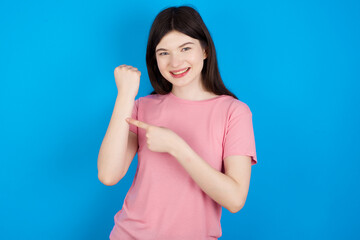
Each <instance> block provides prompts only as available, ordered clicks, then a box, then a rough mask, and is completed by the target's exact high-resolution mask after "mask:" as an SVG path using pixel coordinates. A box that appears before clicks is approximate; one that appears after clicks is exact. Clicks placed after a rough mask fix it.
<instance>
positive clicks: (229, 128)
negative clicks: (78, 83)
mask: <svg viewBox="0 0 360 240" xmlns="http://www.w3.org/2000/svg"><path fill="white" fill-rule="evenodd" d="M231 155H247V156H250V157H251V158H252V161H251V165H255V164H256V163H257V157H256V149H255V137H254V130H253V123H252V113H251V111H250V108H249V107H248V106H247V105H246V104H245V103H243V102H241V101H239V100H236V101H235V102H234V103H233V104H231V106H230V108H229V112H228V118H227V124H226V130H225V137H224V146H223V159H225V158H226V157H228V156H231Z"/></svg>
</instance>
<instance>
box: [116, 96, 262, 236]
mask: <svg viewBox="0 0 360 240" xmlns="http://www.w3.org/2000/svg"><path fill="white" fill-rule="evenodd" d="M132 118H134V119H138V120H140V121H143V122H146V123H149V124H153V125H156V126H163V127H167V128H169V129H171V130H172V131H174V132H175V133H176V134H178V135H179V136H180V137H182V138H183V139H184V140H185V141H186V142H187V143H188V144H189V146H191V147H192V149H194V151H195V152H196V153H197V154H198V155H199V156H200V157H201V158H202V159H203V160H205V161H206V162H208V163H209V164H210V165H211V166H212V167H213V168H215V169H216V170H218V171H221V172H224V166H223V159H225V158H226V157H227V156H231V155H248V156H251V157H252V165H254V164H256V163H257V158H256V150H255V138H254V132H253V125H252V113H251V111H250V109H249V107H248V106H247V105H246V104H245V103H243V102H241V101H240V100H237V99H235V98H233V97H231V96H228V95H221V96H218V97H215V98H212V99H208V100H203V101H191V100H185V99H182V98H178V97H177V96H175V95H174V94H172V93H169V94H166V95H158V94H156V95H148V96H145V97H140V98H139V99H137V100H136V101H135V106H134V109H133V112H132ZM130 131H132V132H134V133H136V134H138V142H139V149H138V166H137V171H136V174H135V178H134V181H133V183H132V185H131V187H130V189H129V191H128V193H127V195H126V197H125V200H124V204H123V207H122V209H121V210H120V211H119V212H117V213H116V215H115V217H114V222H115V225H114V227H113V229H112V231H111V233H110V239H111V240H118V239H121V240H128V239H141V240H150V239H151V240H152V239H156V240H169V239H172V240H185V239H186V240H189V239H217V238H219V237H220V236H221V235H222V230H221V224H220V218H221V211H222V207H221V205H219V204H218V203H217V202H215V201H214V200H212V199H211V198H210V197H209V196H208V195H206V194H205V193H204V192H203V191H202V190H201V188H200V187H199V186H198V185H197V184H196V183H195V182H194V181H193V180H192V178H191V177H190V175H189V174H188V173H187V172H186V171H185V169H184V168H183V167H182V166H181V165H180V164H179V163H178V162H177V160H176V159H175V158H174V157H172V156H171V155H170V154H168V153H158V152H152V151H150V150H149V149H148V148H147V144H146V137H145V130H144V129H141V128H137V127H136V126H134V125H130Z"/></svg>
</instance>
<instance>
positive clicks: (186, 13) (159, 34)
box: [146, 6, 238, 99]
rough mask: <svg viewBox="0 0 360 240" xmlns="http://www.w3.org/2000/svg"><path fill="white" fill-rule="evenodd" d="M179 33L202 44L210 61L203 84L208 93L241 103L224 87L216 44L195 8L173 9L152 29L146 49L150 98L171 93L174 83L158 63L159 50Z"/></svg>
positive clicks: (165, 13) (204, 67)
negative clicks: (171, 34)
mask: <svg viewBox="0 0 360 240" xmlns="http://www.w3.org/2000/svg"><path fill="white" fill-rule="evenodd" d="M173 30H175V31H178V32H181V33H183V34H186V35H188V36H189V37H192V38H195V39H197V40H199V41H200V44H201V46H202V47H203V48H204V49H205V51H206V54H207V58H206V59H205V60H204V66H203V69H202V71H201V75H202V84H203V86H204V88H205V89H206V90H207V91H210V92H212V93H214V94H216V95H229V96H232V97H234V98H236V99H238V98H237V97H236V96H235V94H233V93H232V92H230V91H229V90H228V89H227V88H226V87H225V85H224V83H223V81H222V79H221V76H220V72H219V68H218V64H217V59H216V52H215V46H214V43H213V40H212V38H211V36H210V33H209V31H208V29H207V27H206V26H205V23H204V21H203V20H202V18H201V16H200V14H199V13H198V12H197V11H196V10H195V9H194V8H192V7H189V6H180V7H169V8H166V9H164V10H162V11H161V12H160V13H159V14H158V15H157V16H156V17H155V20H154V22H153V24H152V26H151V29H150V33H149V39H148V43H147V48H146V66H147V70H148V74H149V78H150V82H151V85H152V86H153V88H154V91H152V92H151V93H150V94H162V95H163V94H167V93H169V92H171V89H172V83H170V82H169V81H167V80H166V79H165V78H164V77H163V76H162V75H161V73H160V71H159V68H158V66H157V62H156V56H155V49H156V46H157V45H158V44H159V42H160V41H161V39H162V38H163V37H164V36H165V35H166V34H167V33H168V32H170V31H173Z"/></svg>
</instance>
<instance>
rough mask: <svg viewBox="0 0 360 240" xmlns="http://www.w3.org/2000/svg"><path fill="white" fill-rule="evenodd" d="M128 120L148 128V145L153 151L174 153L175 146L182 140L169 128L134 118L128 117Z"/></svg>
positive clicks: (140, 126) (130, 122)
mask: <svg viewBox="0 0 360 240" xmlns="http://www.w3.org/2000/svg"><path fill="white" fill-rule="evenodd" d="M126 121H127V122H128V123H129V124H133V125H135V126H137V127H139V128H142V129H145V130H146V138H147V140H146V142H147V146H148V148H149V149H150V150H151V151H153V152H168V153H170V154H172V152H173V150H174V149H175V147H176V146H178V141H180V140H182V138H181V137H179V135H177V134H176V133H175V132H173V131H172V130H170V129H168V128H165V127H158V126H154V125H150V124H147V123H144V122H141V121H139V120H135V119H132V118H126Z"/></svg>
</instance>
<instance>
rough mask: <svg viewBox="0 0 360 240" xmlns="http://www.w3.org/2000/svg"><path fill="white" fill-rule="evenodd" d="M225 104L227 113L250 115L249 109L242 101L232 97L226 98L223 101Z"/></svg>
mask: <svg viewBox="0 0 360 240" xmlns="http://www.w3.org/2000/svg"><path fill="white" fill-rule="evenodd" d="M225 103H226V105H227V109H228V113H229V114H232V113H236V114H246V113H247V114H251V110H250V107H249V106H248V105H247V104H246V103H245V102H243V101H241V100H239V99H236V98H234V97H232V96H228V97H227V98H226V99H225Z"/></svg>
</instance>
